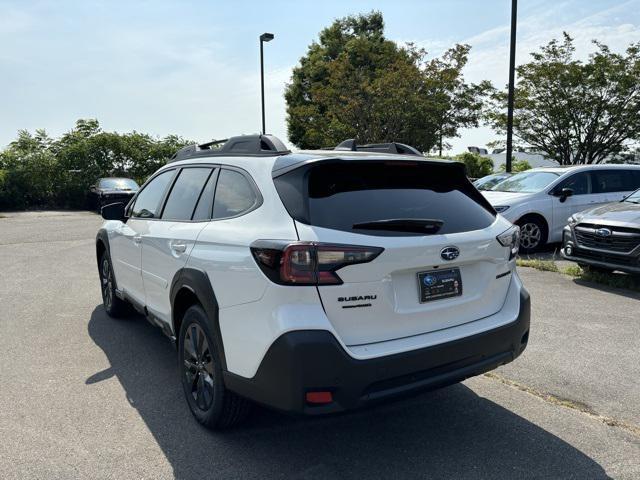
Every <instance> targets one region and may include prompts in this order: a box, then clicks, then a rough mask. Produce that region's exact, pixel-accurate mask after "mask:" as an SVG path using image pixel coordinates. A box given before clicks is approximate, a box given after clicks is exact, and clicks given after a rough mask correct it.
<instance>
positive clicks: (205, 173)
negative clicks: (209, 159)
mask: <svg viewBox="0 0 640 480" xmlns="http://www.w3.org/2000/svg"><path fill="white" fill-rule="evenodd" d="M210 173H211V169H210V168H183V169H182V170H181V171H180V174H179V176H178V179H177V180H176V181H175V183H174V184H173V188H172V189H171V193H170V194H169V198H168V199H167V204H166V205H165V207H164V211H163V212H162V218H163V219H166V220H191V216H192V215H193V211H194V209H195V208H196V203H197V202H198V198H199V197H200V192H202V188H203V187H204V185H205V183H206V182H207V179H208V178H209V174H210Z"/></svg>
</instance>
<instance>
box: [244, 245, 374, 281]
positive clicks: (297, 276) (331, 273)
mask: <svg viewBox="0 0 640 480" xmlns="http://www.w3.org/2000/svg"><path fill="white" fill-rule="evenodd" d="M383 250H384V249H383V248H380V247H363V246H359V245H334V244H328V243H317V242H293V243H292V242H285V241H278V240H258V241H256V242H253V244H251V253H252V254H253V258H254V259H255V260H256V263H257V264H258V266H259V267H260V269H261V270H262V271H263V272H264V274H265V275H266V276H267V277H269V279H271V280H272V281H273V282H275V283H278V284H281V285H340V284H341V283H342V279H341V278H340V277H339V276H338V274H337V273H336V270H339V269H340V268H343V267H346V266H347V265H354V264H357V263H366V262H370V261H371V260H373V259H374V258H376V257H377V256H378V255H380V253H382V251H383Z"/></svg>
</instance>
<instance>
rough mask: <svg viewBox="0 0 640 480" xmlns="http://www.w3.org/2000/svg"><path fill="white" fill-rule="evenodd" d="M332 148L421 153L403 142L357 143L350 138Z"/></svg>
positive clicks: (405, 153)
mask: <svg viewBox="0 0 640 480" xmlns="http://www.w3.org/2000/svg"><path fill="white" fill-rule="evenodd" d="M333 150H341V151H351V152H380V153H396V154H401V155H420V156H422V154H421V153H420V152H419V151H418V150H417V149H416V148H414V147H412V146H410V145H405V144H404V143H398V142H391V143H371V144H367V145H358V144H357V143H356V141H355V139H353V138H350V139H348V140H345V141H343V142H340V143H339V144H338V145H337V146H336V147H335V148H334V149H333Z"/></svg>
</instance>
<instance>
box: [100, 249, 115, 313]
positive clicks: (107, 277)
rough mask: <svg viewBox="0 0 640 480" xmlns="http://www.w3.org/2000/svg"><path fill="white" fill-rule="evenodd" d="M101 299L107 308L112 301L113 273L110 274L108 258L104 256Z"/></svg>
mask: <svg viewBox="0 0 640 480" xmlns="http://www.w3.org/2000/svg"><path fill="white" fill-rule="evenodd" d="M101 280H102V300H103V301H104V306H105V308H106V309H107V310H108V309H109V308H111V304H112V303H113V275H111V268H110V265H109V259H108V258H107V257H104V259H103V260H102V275H101Z"/></svg>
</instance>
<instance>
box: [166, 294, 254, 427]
mask: <svg viewBox="0 0 640 480" xmlns="http://www.w3.org/2000/svg"><path fill="white" fill-rule="evenodd" d="M207 324H208V322H207V315H206V313H205V312H204V310H203V309H202V307H201V306H200V305H193V306H191V307H189V308H188V309H187V311H186V312H185V314H184V316H183V318H182V325H181V327H180V336H179V340H178V362H179V368H178V370H179V371H180V382H181V383H182V387H183V390H184V394H185V397H186V399H187V404H188V405H189V409H190V410H191V413H192V414H193V416H194V417H195V418H196V420H198V422H200V423H201V424H202V425H204V426H205V427H207V428H211V429H214V430H220V429H225V428H229V427H232V426H234V425H237V424H238V423H240V422H241V421H242V420H244V419H245V418H246V417H247V415H248V414H249V411H250V408H251V402H250V401H249V400H247V399H245V398H243V397H240V396H239V395H237V394H235V393H234V392H231V391H229V390H227V389H226V388H225V386H224V381H223V378H222V367H221V364H220V356H219V355H218V351H217V349H216V343H215V342H214V341H213V336H212V334H211V332H210V330H209V328H208V326H207Z"/></svg>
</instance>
